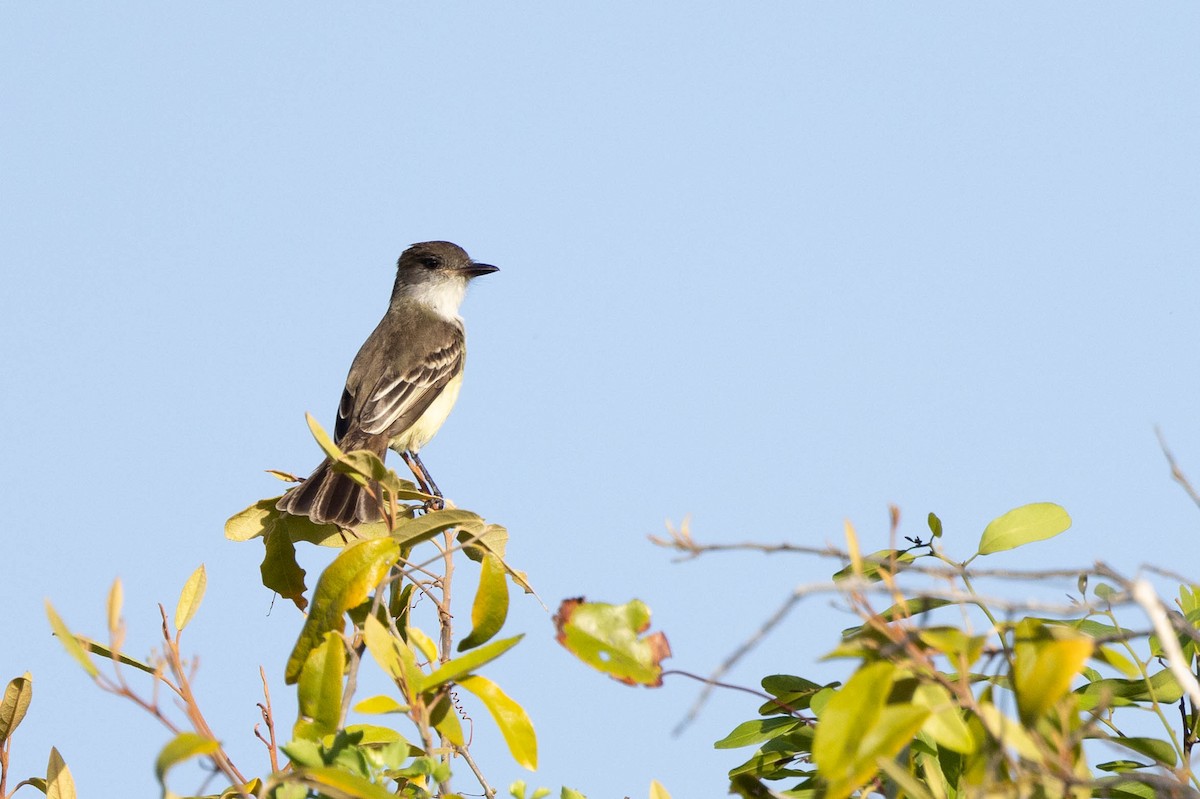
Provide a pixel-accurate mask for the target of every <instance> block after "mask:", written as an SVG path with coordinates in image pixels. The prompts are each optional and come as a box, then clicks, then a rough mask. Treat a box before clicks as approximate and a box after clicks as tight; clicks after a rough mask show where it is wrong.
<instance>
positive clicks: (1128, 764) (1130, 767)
mask: <svg viewBox="0 0 1200 799" xmlns="http://www.w3.org/2000/svg"><path fill="white" fill-rule="evenodd" d="M1151 765H1152V764H1150V763H1139V762H1138V761H1136V760H1109V761H1108V762H1107V763H1097V764H1096V768H1098V769H1100V770H1101V771H1115V772H1117V773H1118V774H1123V773H1124V772H1126V771H1136V770H1138V769H1140V768H1150V767H1151Z"/></svg>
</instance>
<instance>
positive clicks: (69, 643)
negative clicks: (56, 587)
mask: <svg viewBox="0 0 1200 799" xmlns="http://www.w3.org/2000/svg"><path fill="white" fill-rule="evenodd" d="M46 617H47V618H49V619H50V629H51V630H53V631H54V634H55V635H56V636H57V637H58V640H59V642H60V643H61V644H62V645H63V648H64V649H66V650H67V654H68V655H70V656H71V657H73V658H74V659H75V662H76V663H78V664H79V665H80V666H83V670H84V671H86V672H87V673H88V676H89V677H95V676H96V675H98V674H99V673H100V670H99V669H97V668H96V664H95V663H93V662H92V659H91V658H89V657H88V656H87V652H85V651H84V650H83V647H82V646H80V644H79V641H77V640H76V639H75V636H74V635H73V634H72V633H71V631H70V630H68V629H67V625H66V624H65V623H64V622H63V620H62V618H61V617H60V616H59V615H58V613H57V612H55V610H54V606H53V605H51V604H50V600H48V599H47V600H46Z"/></svg>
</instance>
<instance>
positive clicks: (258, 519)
mask: <svg viewBox="0 0 1200 799" xmlns="http://www.w3.org/2000/svg"><path fill="white" fill-rule="evenodd" d="M278 501H279V497H271V498H270V499H260V500H259V501H258V502H255V503H254V504H253V505H251V506H250V507H248V508H246V509H244V510H241V511H238V512H237V513H235V514H233V515H232V516H230V517H229V520H228V521H226V522H225V537H226V538H228V539H229V540H230V541H249V540H250V539H251V538H258V537H259V536H261V535H265V534H266V532H267V530H268V528H269V526H270V525H271V524H272V523H273V521H274V520H275V519H277V518H279V516H280V515H282V513H283V512H282V511H280V510H277V509H276V508H275V503H276V502H278Z"/></svg>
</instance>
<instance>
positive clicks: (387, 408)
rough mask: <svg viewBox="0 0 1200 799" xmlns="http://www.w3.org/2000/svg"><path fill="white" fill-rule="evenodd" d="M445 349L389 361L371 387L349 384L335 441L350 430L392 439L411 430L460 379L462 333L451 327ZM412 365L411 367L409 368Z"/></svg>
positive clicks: (342, 403) (463, 350) (434, 349)
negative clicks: (454, 379) (456, 378)
mask: <svg viewBox="0 0 1200 799" xmlns="http://www.w3.org/2000/svg"><path fill="white" fill-rule="evenodd" d="M439 343H440V344H441V346H437V347H434V348H432V349H430V350H429V351H428V352H425V353H422V354H421V356H420V357H418V358H416V359H415V360H414V359H412V358H406V359H397V360H393V361H390V362H389V366H388V367H387V368H385V369H383V373H382V374H381V375H380V376H379V377H378V379H376V380H375V381H374V383H373V384H372V385H369V386H368V385H356V383H357V382H359V381H356V380H354V379H351V380H348V381H347V382H346V390H345V391H344V392H343V393H342V401H341V404H340V405H339V406H338V416H337V424H336V426H335V428H334V437H335V440H337V441H341V439H342V438H343V437H344V436H345V435H346V434H347V433H348V432H350V431H351V430H359V431H361V432H363V433H366V434H367V435H371V436H375V435H380V434H387V436H388V438H389V439H392V438H395V437H396V436H397V435H399V434H400V433H402V432H404V431H405V430H407V429H408V428H409V427H411V426H412V425H413V424H414V423H415V422H416V421H417V420H418V419H420V418H421V414H423V413H425V411H426V410H427V409H428V408H429V406H430V405H431V404H432V403H433V401H434V400H435V399H437V396H438V395H439V394H441V393H442V389H443V388H445V387H446V384H447V383H449V382H450V381H451V380H452V379H453V378H454V376H455V375H457V374H458V373H459V372H461V371H462V367H463V358H464V356H465V352H466V350H465V346H464V339H463V334H462V330H461V329H458V328H454V327H451V328H449V329H448V330H447V336H446V338H445V340H444V341H443V342H439ZM405 363H407V365H405Z"/></svg>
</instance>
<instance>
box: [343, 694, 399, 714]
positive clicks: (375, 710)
mask: <svg viewBox="0 0 1200 799" xmlns="http://www.w3.org/2000/svg"><path fill="white" fill-rule="evenodd" d="M408 709H409V706H408V705H404V704H401V703H399V702H397V701H396V700H395V699H393V698H392V697H390V696H386V695H384V694H379V695H377V696H371V697H368V698H366V699H364V700H362V701H361V702H359V703H358V704H357V705H355V706H354V712H355V713H363V714H366V715H368V716H378V715H382V714H384V713H404V712H405V711H407V710H408Z"/></svg>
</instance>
